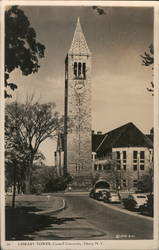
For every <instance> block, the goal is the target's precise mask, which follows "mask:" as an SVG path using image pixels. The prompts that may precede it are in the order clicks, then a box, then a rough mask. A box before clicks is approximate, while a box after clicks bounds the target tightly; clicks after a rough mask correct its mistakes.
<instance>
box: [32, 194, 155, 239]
mask: <svg viewBox="0 0 159 250" xmlns="http://www.w3.org/2000/svg"><path fill="white" fill-rule="evenodd" d="M60 196H62V197H63V198H64V199H65V201H66V204H67V205H66V209H65V210H63V211H61V212H59V213H57V214H50V216H51V217H52V219H53V221H54V223H53V224H51V225H50V226H49V227H47V228H45V229H44V230H42V231H38V232H34V233H33V234H32V235H31V236H32V238H33V239H34V240H39V239H40V240H42V239H50V240H53V239H54V240H57V239H59V240H67V239H68V240H71V239H72V240H73V239H74V240H78V239H87V240H91V239H92V240H95V239H99V240H100V239H101V240H104V239H105V240H108V239H109V240H110V239H121V240H124V239H126V240H129V239H130V240H132V239H152V235H153V231H152V230H153V220H152V219H150V218H149V217H147V218H146V217H145V216H143V217H142V216H134V215H132V214H131V212H130V213H129V212H128V213H123V212H121V211H120V210H118V206H117V210H114V209H112V207H111V206H112V205H111V206H110V205H108V206H107V204H103V203H102V202H98V201H95V200H93V199H91V198H89V197H88V195H80V194H73V193H71V194H63V195H60ZM113 206H116V205H113ZM28 236H29V235H28Z"/></svg>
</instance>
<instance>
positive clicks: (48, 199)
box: [6, 194, 63, 212]
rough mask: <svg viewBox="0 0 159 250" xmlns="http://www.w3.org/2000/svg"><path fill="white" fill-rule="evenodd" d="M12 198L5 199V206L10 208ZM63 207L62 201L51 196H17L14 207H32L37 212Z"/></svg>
mask: <svg viewBox="0 0 159 250" xmlns="http://www.w3.org/2000/svg"><path fill="white" fill-rule="evenodd" d="M11 202H12V196H7V197H6V206H11ZM62 206H63V199H62V198H60V197H57V196H52V195H26V194H24V195H17V196H16V202H15V207H34V208H35V209H37V210H38V211H41V212H42V211H43V212H44V211H47V210H53V211H54V210H58V209H60V208H61V207H62Z"/></svg>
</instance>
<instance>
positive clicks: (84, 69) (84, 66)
mask: <svg viewBox="0 0 159 250" xmlns="http://www.w3.org/2000/svg"><path fill="white" fill-rule="evenodd" d="M83 78H84V79H85V78H86V64H85V63H83Z"/></svg>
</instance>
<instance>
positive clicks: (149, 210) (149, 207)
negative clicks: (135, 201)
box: [140, 194, 154, 216]
mask: <svg viewBox="0 0 159 250" xmlns="http://www.w3.org/2000/svg"><path fill="white" fill-rule="evenodd" d="M153 210H154V198H153V194H150V195H148V196H147V201H146V203H145V204H144V205H142V206H141V207H140V212H141V214H144V215H149V216H153V214H154V211H153Z"/></svg>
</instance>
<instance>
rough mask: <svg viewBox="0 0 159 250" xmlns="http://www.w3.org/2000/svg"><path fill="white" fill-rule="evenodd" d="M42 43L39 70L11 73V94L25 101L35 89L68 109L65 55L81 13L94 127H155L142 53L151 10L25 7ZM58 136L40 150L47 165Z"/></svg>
mask: <svg viewBox="0 0 159 250" xmlns="http://www.w3.org/2000/svg"><path fill="white" fill-rule="evenodd" d="M21 8H22V9H23V10H24V12H25V14H26V15H27V16H28V18H29V21H30V23H31V25H32V26H33V27H34V29H35V30H36V33H37V39H38V40H39V42H41V43H43V44H44V45H45V46H46V51H45V58H44V59H42V60H40V65H41V67H40V70H39V72H38V73H37V74H33V75H30V76H22V75H21V73H20V72H19V71H17V70H16V71H14V72H13V73H12V74H11V79H13V81H15V82H16V83H17V85H18V90H16V91H15V92H14V93H13V98H12V100H11V101H14V100H15V99H17V100H19V101H21V102H22V101H24V100H25V97H26V95H31V94H33V93H34V94H35V96H36V98H38V99H39V101H40V102H42V103H43V102H55V103H56V109H57V111H59V112H60V113H61V114H63V112H64V76H65V72H64V60H65V57H66V54H67V52H68V50H69V48H70V46H71V42H72V39H73V35H74V30H75V27H76V22H77V18H78V17H79V18H80V23H81V26H82V29H83V33H84V35H85V38H86V41H87V44H88V47H89V49H90V51H91V52H92V130H95V131H102V132H104V133H105V132H107V131H109V130H112V129H114V128H116V127H119V126H121V125H123V124H125V123H127V122H133V123H134V124H135V125H136V126H137V127H138V128H139V129H140V130H141V131H142V132H144V133H149V131H150V129H151V128H152V127H153V97H152V96H151V94H150V93H149V92H148V91H147V90H146V88H147V87H150V82H151V81H152V70H151V67H144V66H143V65H142V59H141V57H140V55H141V54H143V53H144V51H148V46H149V45H150V44H151V43H152V41H153V9H152V8H149V7H145V8H143V7H105V8H104V10H105V12H106V14H105V15H101V16H100V15H97V13H96V12H95V11H94V10H93V9H92V8H91V7H90V6H89V7H64V6H63V7H57V6H56V7H55V6H41V7H40V6H39V7H38V6H25V7H22V6H21ZM55 147H56V143H55V142H54V141H50V140H48V141H46V142H44V143H43V144H42V145H41V147H40V150H41V151H42V152H43V153H44V155H45V156H46V164H48V165H53V164H54V150H55Z"/></svg>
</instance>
